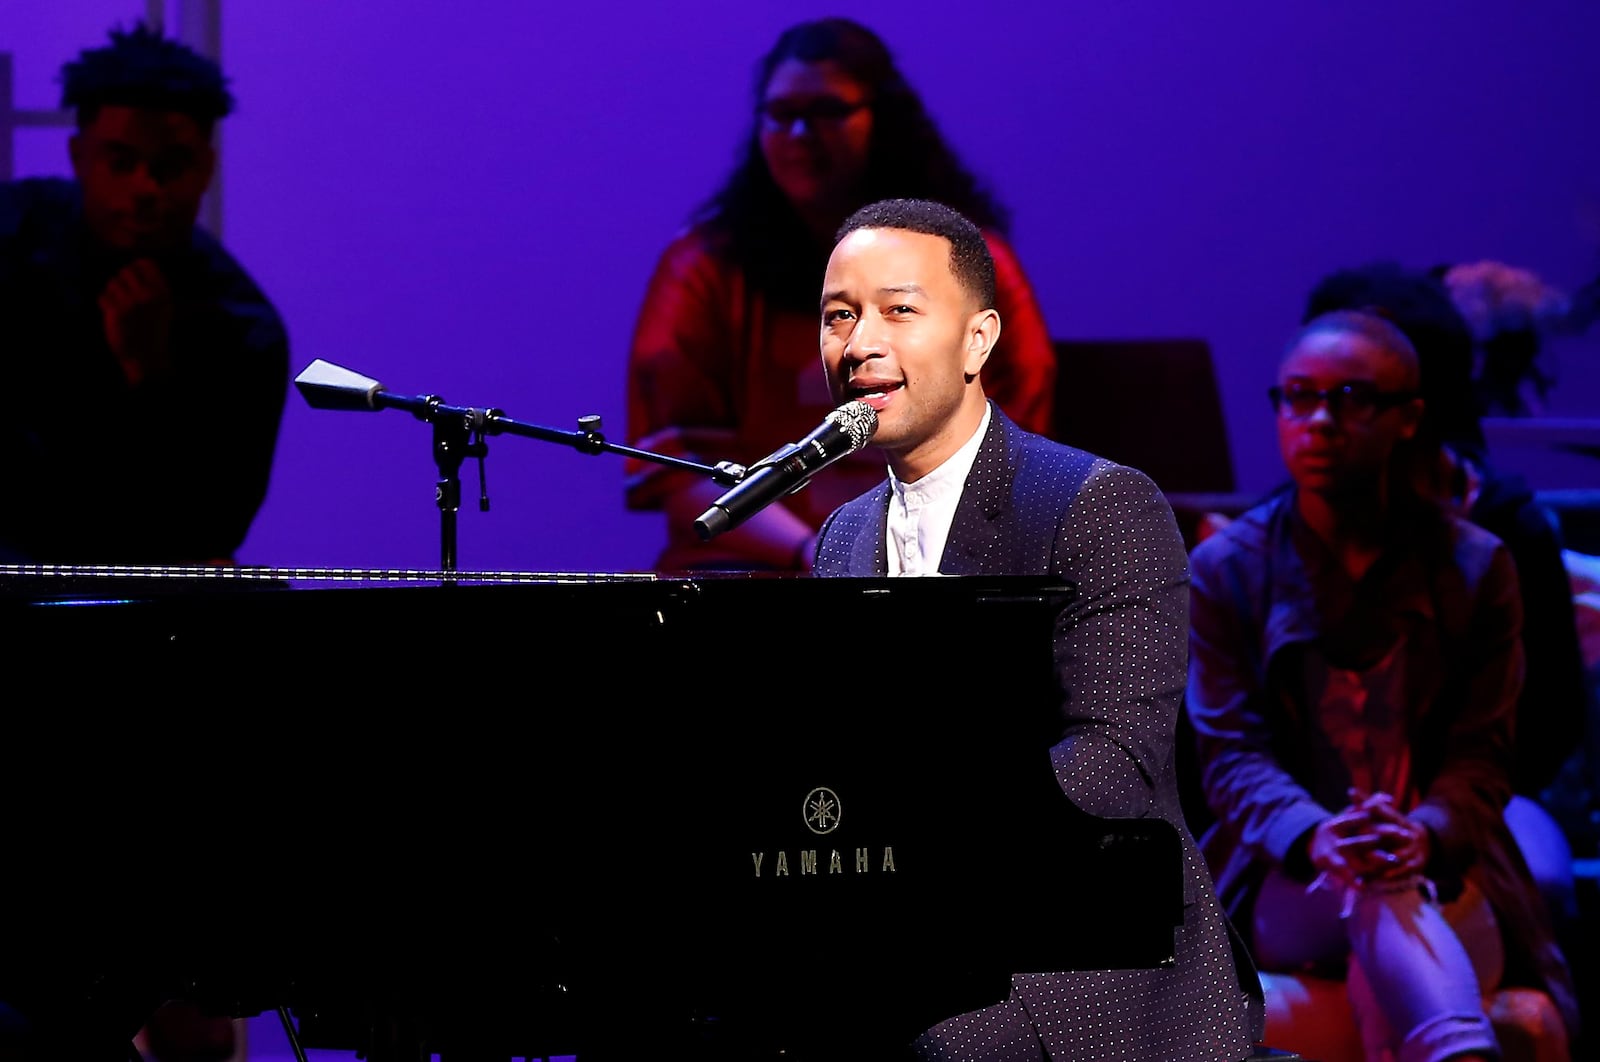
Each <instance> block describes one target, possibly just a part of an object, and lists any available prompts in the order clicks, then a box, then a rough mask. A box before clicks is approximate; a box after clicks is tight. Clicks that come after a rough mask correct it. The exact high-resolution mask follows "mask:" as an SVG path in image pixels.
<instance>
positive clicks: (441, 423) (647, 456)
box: [294, 360, 766, 582]
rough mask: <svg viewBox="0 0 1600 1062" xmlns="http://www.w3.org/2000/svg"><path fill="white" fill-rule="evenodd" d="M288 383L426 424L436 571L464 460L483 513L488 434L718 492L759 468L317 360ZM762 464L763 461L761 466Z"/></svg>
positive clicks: (311, 398)
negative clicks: (686, 478)
mask: <svg viewBox="0 0 1600 1062" xmlns="http://www.w3.org/2000/svg"><path fill="white" fill-rule="evenodd" d="M294 382H295V386H296V387H297V388H298V389H299V390H300V393H301V394H302V395H303V396H304V397H305V399H306V401H307V402H308V403H309V404H310V405H311V406H312V407H313V408H316V409H342V410H353V411H357V412H374V411H376V410H380V409H402V410H405V411H407V412H409V413H411V414H412V415H413V416H414V417H416V418H417V419H418V420H420V421H423V422H425V423H427V424H431V425H432V426H433V460H434V464H435V465H436V466H437V467H438V469H439V480H438V482H437V483H436V484H435V485H434V492H433V496H434V501H435V502H436V503H437V505H438V507H439V520H440V528H439V553H440V557H439V561H440V570H441V571H445V572H454V571H455V570H456V514H457V512H458V511H459V510H460V508H461V474H460V473H461V464H462V462H463V461H465V460H466V459H467V458H469V457H475V458H477V460H478V485H479V497H478V510H479V511H480V512H488V511H489V490H488V485H487V483H488V481H487V479H486V477H485V474H484V464H483V462H484V458H485V457H487V456H488V454H489V444H488V442H487V436H490V435H500V434H507V435H520V436H522V437H524V438H528V439H538V440H540V441H542V442H551V443H561V444H563V445H566V446H570V447H572V448H573V449H575V450H577V451H578V452H579V453H585V454H603V453H613V454H622V455H623V456H626V457H637V458H640V459H642V460H645V461H653V462H655V463H656V464H661V465H668V466H670V467H672V468H681V469H686V470H688V471H690V472H699V473H701V474H703V475H707V476H710V477H711V478H712V479H713V480H714V481H716V482H717V483H719V484H721V485H723V486H733V485H734V484H736V483H739V482H740V481H742V480H743V479H744V478H745V477H746V476H747V475H749V474H750V472H751V471H753V470H754V469H755V468H757V467H760V465H759V464H758V465H756V466H751V467H750V468H746V467H745V466H744V465H740V464H736V463H734V462H732V461H719V462H717V463H716V464H715V465H706V464H701V463H700V462H698V461H689V460H686V459H685V458H681V457H672V456H669V455H667V454H658V453H655V452H653V451H650V450H641V449H639V448H637V447H633V446H623V445H621V444H620V443H614V442H611V441H609V440H607V439H606V437H605V436H604V435H603V434H601V432H600V417H599V415H598V414H588V415H586V416H581V417H579V418H578V430H577V431H564V430H561V429H558V428H547V427H543V426H541V425H538V424H529V423H527V422H525V421H519V420H513V419H511V418H510V417H507V416H506V415H505V414H504V413H502V412H501V411H500V410H498V409H479V408H477V407H473V406H451V405H446V404H445V403H444V401H443V400H442V399H441V398H440V397H439V396H438V395H397V394H395V393H393V392H392V391H385V390H383V388H382V385H380V384H379V383H378V382H377V381H376V380H373V379H371V378H370V377H366V376H361V375H360V374H358V373H354V372H351V371H350V370H349V369H345V368H342V367H340V366H338V365H333V364H331V363H329V362H325V361H321V360H318V361H314V362H312V363H311V364H310V365H308V366H307V367H306V368H305V370H304V371H302V372H301V373H300V375H299V376H296V377H295V381H294ZM764 463H766V462H765V461H763V462H761V464H764ZM446 581H447V582H448V581H453V580H449V579H447V580H446Z"/></svg>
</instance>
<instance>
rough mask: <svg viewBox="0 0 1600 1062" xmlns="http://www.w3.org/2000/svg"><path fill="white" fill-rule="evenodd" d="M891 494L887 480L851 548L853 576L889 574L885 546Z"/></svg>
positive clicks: (851, 570)
mask: <svg viewBox="0 0 1600 1062" xmlns="http://www.w3.org/2000/svg"><path fill="white" fill-rule="evenodd" d="M889 494H890V488H889V483H888V481H887V480H885V481H884V483H883V488H882V489H881V490H880V491H879V492H878V500H877V504H875V505H873V506H871V507H870V509H869V510H868V512H867V514H866V519H864V520H863V521H862V523H861V528H860V530H859V531H858V533H857V534H856V540H855V542H854V543H853V544H852V545H851V547H850V574H851V575H856V576H869V575H888V574H889V555H888V552H887V547H886V546H885V542H887V540H888V537H889Z"/></svg>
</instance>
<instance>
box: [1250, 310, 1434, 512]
mask: <svg viewBox="0 0 1600 1062" xmlns="http://www.w3.org/2000/svg"><path fill="white" fill-rule="evenodd" d="M1410 375H1411V374H1410V372H1409V370H1408V367H1407V363H1406V362H1405V360H1404V359H1403V357H1402V356H1401V355H1398V354H1395V353H1393V352H1391V351H1388V350H1385V349H1384V348H1383V347H1382V346H1380V345H1378V344H1377V343H1375V342H1373V341H1372V340H1370V339H1368V338H1366V337H1365V336H1361V335H1357V334H1353V333H1348V332H1337V331H1319V332H1312V333H1311V334H1310V335H1307V336H1305V337H1304V338H1303V339H1301V340H1300V342H1298V343H1297V344H1295V346H1294V348H1293V349H1292V350H1290V351H1289V353H1288V355H1287V356H1286V357H1285V358H1284V360H1283V364H1282V365H1281V366H1280V367H1279V369H1278V386H1279V387H1280V388H1282V389H1283V391H1284V392H1285V393H1286V394H1287V395H1289V396H1290V397H1291V398H1294V399H1295V401H1296V402H1297V403H1298V404H1299V406H1300V407H1301V408H1299V409H1296V408H1294V407H1293V406H1291V405H1290V403H1289V402H1288V401H1280V402H1279V404H1278V414H1277V419H1278V449H1279V452H1280V453H1281V454H1282V455H1283V462H1284V465H1285V466H1286V467H1287V469H1288V471H1289V474H1290V476H1291V477H1293V479H1294V481H1295V483H1296V484H1297V485H1298V486H1299V487H1300V489H1301V490H1304V491H1309V492H1312V493H1316V494H1322V495H1328V496H1338V495H1340V494H1344V493H1347V492H1351V491H1362V492H1365V491H1369V490H1370V489H1371V488H1373V487H1374V486H1375V485H1378V484H1381V483H1382V482H1383V477H1384V473H1385V470H1386V469H1387V467H1388V463H1389V459H1390V456H1391V455H1392V454H1393V452H1394V448H1395V446H1396V444H1398V443H1399V442H1400V441H1401V440H1403V439H1409V438H1411V437H1412V436H1414V435H1415V434H1416V432H1417V424H1418V421H1419V419H1420V417H1421V415H1422V403H1421V401H1420V400H1417V399H1412V400H1409V401H1405V402H1394V401H1392V396H1397V395H1399V394H1401V393H1403V392H1408V391H1410V390H1414V385H1413V382H1412V381H1411V379H1410ZM1317 391H1340V393H1339V394H1337V395H1335V396H1334V397H1333V399H1332V400H1331V401H1330V400H1329V399H1327V398H1325V397H1320V396H1318V395H1316V394H1315V393H1314V392H1317ZM1295 396H1298V397H1297V398H1296V397H1295ZM1374 396H1376V397H1374Z"/></svg>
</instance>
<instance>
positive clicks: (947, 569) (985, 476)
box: [939, 402, 1019, 575]
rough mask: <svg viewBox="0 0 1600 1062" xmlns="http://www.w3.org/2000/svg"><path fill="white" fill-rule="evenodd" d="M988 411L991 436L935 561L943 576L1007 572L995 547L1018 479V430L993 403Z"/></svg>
mask: <svg viewBox="0 0 1600 1062" xmlns="http://www.w3.org/2000/svg"><path fill="white" fill-rule="evenodd" d="M989 409H990V413H989V430H988V431H987V432H986V433H985V434H984V437H983V442H982V443H980V444H979V445H978V456H977V457H976V458H975V459H974V460H973V462H972V471H971V472H969V473H967V482H966V484H965V485H964V486H963V487H962V490H961V501H960V502H958V503H957V504H956V515H955V519H953V520H952V521H951V522H950V537H949V538H948V539H946V540H945V545H944V556H943V557H942V558H940V560H939V574H941V575H1004V574H1007V572H1008V570H1009V569H1010V567H1011V562H1010V557H1009V556H1007V554H1006V551H1005V550H1003V549H1000V548H999V546H1000V543H1001V538H1002V536H1003V534H1004V532H1005V528H1006V526H1007V524H1008V523H1009V516H1010V513H1011V487H1012V484H1013V483H1014V482H1015V480H1016V478H1017V463H1018V456H1017V455H1018V441H1019V440H1017V438H1016V437H1015V433H1016V432H1017V431H1018V430H1019V429H1018V428H1017V427H1016V425H1014V424H1012V423H1011V421H1010V420H1008V419H1007V418H1006V415H1005V414H1004V413H1002V412H1000V408H999V407H998V406H996V405H995V404H994V403H993V402H990V403H989Z"/></svg>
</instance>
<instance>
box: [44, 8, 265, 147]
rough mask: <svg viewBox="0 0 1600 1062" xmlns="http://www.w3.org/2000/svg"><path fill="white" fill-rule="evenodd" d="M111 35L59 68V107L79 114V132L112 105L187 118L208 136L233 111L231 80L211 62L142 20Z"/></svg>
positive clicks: (114, 30) (113, 31) (114, 31)
mask: <svg viewBox="0 0 1600 1062" xmlns="http://www.w3.org/2000/svg"><path fill="white" fill-rule="evenodd" d="M110 36H111V43H110V44H107V45H102V46H101V47H98V48H86V49H84V50H83V51H81V52H79V53H78V57H77V58H76V59H74V60H71V61H69V62H68V63H66V64H65V65H64V66H62V68H61V79H60V80H61V106H63V107H68V108H75V109H76V110H77V122H78V128H79V129H82V128H83V127H84V126H86V125H88V124H89V123H90V122H92V121H94V117H95V115H96V114H98V113H99V111H100V108H101V107H108V106H110V107H139V108H145V109H150V110H158V111H173V112H175V113H178V114H186V115H188V116H189V117H190V118H193V119H194V120H195V121H196V122H197V123H199V124H200V126H201V127H202V128H203V129H204V130H205V131H206V132H207V133H208V134H209V133H210V131H211V129H212V127H213V126H214V125H215V124H216V123H217V121H218V119H221V118H225V117H227V116H228V115H229V114H231V113H233V106H234V100H233V94H232V93H231V92H229V91H228V79H227V78H226V77H224V76H223V73H222V68H221V67H219V66H218V65H217V64H216V63H215V62H214V61H212V60H211V59H208V58H207V57H206V56H203V55H201V54H200V53H199V52H197V51H195V50H194V49H192V48H190V47H188V46H187V45H185V44H182V43H181V42H179V41H175V40H171V39H169V38H167V37H164V36H162V35H161V33H160V32H159V31H157V30H153V29H151V28H150V27H149V26H147V25H145V24H144V23H143V22H138V23H135V24H134V27H133V28H132V29H129V30H124V29H113V30H112V31H111V34H110Z"/></svg>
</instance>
